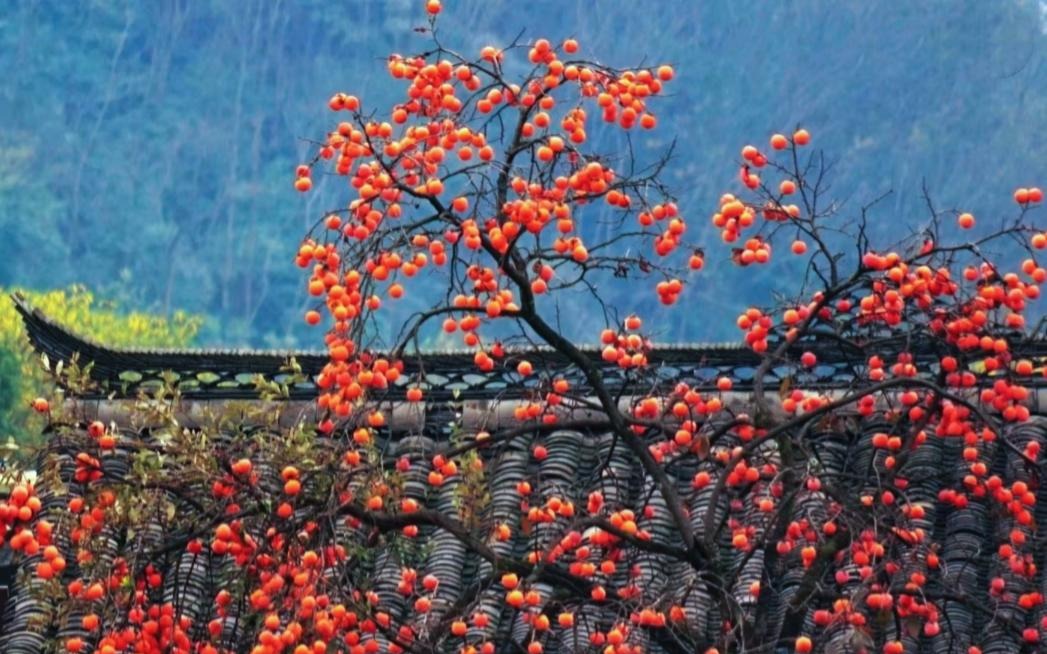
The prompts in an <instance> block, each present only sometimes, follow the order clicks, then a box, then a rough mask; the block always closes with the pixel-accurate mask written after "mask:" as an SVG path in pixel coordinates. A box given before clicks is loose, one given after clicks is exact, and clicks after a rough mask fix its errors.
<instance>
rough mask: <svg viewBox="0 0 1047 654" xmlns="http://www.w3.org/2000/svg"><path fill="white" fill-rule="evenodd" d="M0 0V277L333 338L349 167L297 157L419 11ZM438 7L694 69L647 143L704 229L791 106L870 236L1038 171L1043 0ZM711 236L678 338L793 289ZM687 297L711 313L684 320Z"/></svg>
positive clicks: (215, 338) (388, 97)
mask: <svg viewBox="0 0 1047 654" xmlns="http://www.w3.org/2000/svg"><path fill="white" fill-rule="evenodd" d="M3 4H4V8H3V10H2V11H0V70H2V71H3V76H4V80H3V84H2V85H0V121H2V125H3V127H2V129H0V230H2V232H0V233H2V235H3V238H0V286H12V285H20V286H29V287H35V288H39V289H44V288H54V287H59V286H65V285H67V284H69V283H72V282H83V283H85V284H87V285H88V286H89V287H90V288H91V289H93V290H94V291H95V292H97V293H98V294H100V295H102V296H106V297H110V298H113V299H117V300H120V301H121V302H122V304H123V305H124V306H133V307H136V308H140V309H142V310H156V311H161V312H173V311H174V310H176V309H183V310H187V311H191V312H194V313H202V314H205V315H207V316H209V317H210V321H209V323H208V325H207V326H206V328H205V330H204V332H203V338H202V341H203V342H204V343H223V344H228V345H237V344H252V345H288V344H292V343H295V342H297V343H302V344H312V343H313V342H314V341H316V342H317V343H318V342H319V340H318V338H319V337H318V336H317V335H316V334H315V333H314V334H312V335H311V336H307V335H306V332H305V330H304V328H303V325H302V321H301V314H302V311H303V308H304V307H305V303H306V299H307V297H306V294H305V292H304V280H303V277H302V275H301V272H300V271H299V270H298V269H297V268H295V267H294V265H293V255H294V252H295V250H296V249H297V247H298V244H299V239H300V237H301V235H302V234H303V232H304V231H305V229H306V228H307V227H308V226H309V225H311V224H312V223H313V222H314V221H315V220H316V219H318V218H319V217H320V216H322V214H323V211H324V210H325V209H331V208H334V207H336V206H338V204H339V203H341V202H343V201H344V198H345V197H346V194H345V193H344V190H343V189H340V188H335V187H336V186H338V184H337V183H336V181H337V182H341V181H342V180H335V179H327V180H321V182H320V184H319V188H318V190H319V191H320V192H319V193H311V194H308V195H305V196H303V195H300V194H298V193H296V192H295V191H294V190H293V189H292V184H291V182H292V179H293V171H294V166H295V165H296V164H297V163H299V161H300V160H301V159H302V158H303V157H305V156H306V153H307V151H308V150H309V147H310V146H309V144H308V143H307V142H306V141H305V140H304V139H306V138H311V137H318V136H321V135H322V134H323V133H324V132H325V131H326V130H327V129H328V128H329V126H330V124H331V115H330V113H329V112H328V111H327V109H326V104H327V99H328V97H329V96H330V95H331V94H332V93H333V92H335V91H349V92H352V93H355V94H357V95H359V96H360V97H361V98H362V99H363V101H364V102H365V103H373V106H378V104H379V103H382V102H385V103H388V102H391V101H393V99H394V97H396V96H394V92H396V93H399V88H398V87H394V85H393V84H392V83H391V81H390V80H388V79H387V77H386V73H385V66H384V62H383V60H382V57H383V55H384V54H386V53H389V52H392V51H398V52H403V53H408V52H410V51H413V50H414V49H415V48H416V47H421V46H423V45H424V42H423V39H422V38H421V37H419V36H418V35H417V34H416V33H415V32H414V31H413V30H412V28H413V27H415V26H418V25H421V24H424V18H423V11H422V5H423V4H424V3H423V2H421V0H340V1H332V0H294V1H293V2H292V1H283V2H277V1H274V0H164V1H162V2H136V1H132V0H126V1H118V0H81V1H77V2H70V1H65V0H50V1H47V0H38V1H34V0H7V1H5V2H4V3H3ZM445 7H446V9H445V14H444V16H443V17H442V18H441V20H442V22H441V30H442V34H443V38H444V40H445V41H447V43H448V45H453V46H454V47H455V48H456V49H459V50H462V51H467V52H470V53H472V52H477V51H478V50H479V48H480V47H482V46H483V45H487V44H495V45H499V44H504V43H507V42H509V41H511V40H512V39H513V38H514V37H516V36H517V35H518V34H519V33H520V32H521V30H523V35H524V36H523V38H524V39H529V38H537V37H538V36H547V37H549V38H552V39H562V38H564V37H567V36H574V37H576V38H578V39H579V41H580V42H581V43H582V47H583V51H584V52H585V53H586V54H587V55H589V56H594V57H597V58H600V59H602V60H603V61H605V62H607V63H609V64H618V65H627V64H634V63H637V55H639V56H640V57H643V58H644V59H645V60H646V61H647V62H649V63H652V64H653V63H662V62H669V63H673V64H674V65H675V66H676V69H677V71H678V74H679V78H678V82H674V85H673V93H674V94H675V95H673V96H672V97H671V98H669V99H667V100H666V101H664V102H663V103H661V105H660V110H659V119H660V125H659V129H658V130H657V131H656V132H655V133H654V135H653V136H651V135H650V134H644V135H642V136H638V137H637V138H640V139H646V141H645V143H647V144H653V145H658V144H662V145H664V144H667V143H668V142H669V140H670V139H671V138H673V137H675V138H677V139H678V143H677V147H676V150H675V153H676V155H675V157H676V158H675V161H674V168H673V171H674V172H673V173H672V176H671V177H670V180H671V181H672V183H673V184H674V185H675V190H676V192H677V193H678V194H679V196H680V200H681V202H680V204H681V207H682V209H683V211H684V213H685V214H686V215H687V216H689V217H690V219H691V221H690V224H691V225H692V228H693V229H695V230H696V232H697V233H698V234H699V236H700V240H705V241H707V242H708V243H709V244H710V245H713V244H715V242H716V239H717V238H718V236H717V235H716V233H715V231H714V230H713V229H712V227H711V226H710V225H709V216H710V214H711V213H712V211H713V209H714V208H715V206H716V201H717V198H718V197H719V195H720V193H722V192H723V191H724V190H730V189H733V188H736V186H737V181H736V175H737V168H736V167H735V162H736V161H737V157H738V151H739V149H740V147H741V146H742V145H744V144H745V143H747V142H749V141H758V142H759V143H761V144H763V143H764V142H765V139H766V138H767V136H768V135H769V134H770V133H771V132H772V131H787V130H791V129H793V128H794V127H796V125H798V124H802V125H803V126H804V127H806V128H808V129H810V130H811V132H812V133H813V134H814V138H815V141H814V145H815V146H817V148H819V149H821V150H824V152H825V153H826V155H827V156H829V157H830V158H831V159H832V160H833V161H834V162H835V168H834V171H833V172H834V178H833V190H834V191H835V193H836V195H837V197H838V198H839V199H840V200H841V201H846V203H845V204H844V205H843V211H844V216H846V215H847V213H848V212H852V215H853V212H856V211H857V210H858V208H859V207H860V206H861V205H862V203H864V202H868V201H870V200H872V199H873V198H875V197H877V196H879V195H880V194H881V193H883V192H885V191H888V190H892V191H893V193H892V194H891V195H890V196H889V197H887V198H886V199H885V200H884V201H883V202H881V203H880V204H878V205H877V206H876V208H875V210H874V211H873V212H872V214H871V219H872V224H873V230H874V236H879V237H883V238H888V237H891V236H893V235H895V234H893V231H897V230H893V231H892V228H893V227H894V226H895V225H897V224H898V223H900V222H901V221H902V220H903V218H904V220H905V224H907V225H911V224H914V222H916V219H915V218H914V216H920V215H926V213H927V208H926V204H925V201H924V198H923V197H922V196H921V187H922V186H923V184H924V183H926V187H927V188H928V189H929V191H930V192H931V194H932V196H933V198H934V201H935V203H936V205H938V206H939V208H949V207H958V208H959V207H962V208H964V209H965V210H970V211H974V212H975V213H977V214H978V215H979V217H982V216H984V217H985V218H986V219H987V220H985V221H984V222H986V223H987V224H988V223H992V221H993V220H994V219H996V218H998V217H1001V216H1003V212H1005V211H1013V207H1014V205H1013V203H1010V202H1009V197H1010V194H1011V192H1012V191H1013V189H1014V188H1015V187H1017V186H1021V185H1028V184H1034V183H1038V184H1040V185H1041V186H1043V185H1045V184H1047V144H1045V142H1044V138H1045V137H1044V135H1045V134H1047V3H1045V2H1042V1H1041V2H1037V1H1034V0H997V1H994V2H952V1H950V2H931V1H926V2H903V1H901V0H896V1H888V2H860V1H851V2H836V1H830V0H825V1H810V0H797V1H791V2H773V3H772V2H757V3H752V2H733V1H730V0H723V1H717V2H697V1H687V2H685V1H682V0H646V1H645V2H642V3H638V2H619V1H612V0H605V1H601V2H589V1H584V2H583V1H581V0H579V1H578V2H567V1H565V0H529V1H528V2H515V1H512V0H501V1H497V0H447V1H446V2H445ZM652 139H653V141H652ZM612 145H613V144H612ZM708 249H709V251H710V253H711V254H710V257H709V266H708V267H707V269H706V270H703V271H702V272H700V273H698V275H697V276H696V277H694V278H693V280H692V281H693V282H694V284H693V285H692V288H690V289H689V290H688V292H687V293H688V294H687V295H686V296H685V297H686V298H687V300H686V301H689V302H695V303H700V304H701V307H702V310H703V311H702V315H704V316H706V317H707V318H709V317H712V318H715V317H716V316H718V315H720V314H721V313H722V314H723V316H722V320H717V319H705V320H702V321H701V322H694V323H680V324H677V323H676V322H673V323H667V324H665V325H664V326H662V327H661V330H662V331H661V337H662V338H664V339H688V340H710V339H718V338H725V337H734V336H735V334H734V332H733V330H732V324H733V318H732V316H733V315H734V313H735V311H736V310H737V309H738V308H739V307H741V306H743V305H744V304H745V303H747V302H767V301H768V300H769V299H770V298H771V292H772V291H775V290H786V289H788V288H789V287H790V285H789V284H787V283H785V282H784V281H780V280H782V279H783V278H784V277H785V275H783V274H782V271H781V270H780V269H779V266H780V265H781V264H774V265H772V266H769V267H767V268H765V269H761V270H759V271H753V270H746V271H742V272H732V271H731V270H729V269H728V268H729V267H728V265H727V264H726V263H725V262H723V257H722V253H723V250H722V249H721V248H713V247H710V248H708ZM714 250H715V254H713V251H714ZM703 276H704V277H705V278H706V279H710V280H712V279H716V280H717V284H716V285H712V284H711V283H702V277H703ZM725 282H726V283H725ZM727 284H730V285H729V286H728V285H727ZM727 289H730V290H729V291H728V290H727ZM612 291H613V289H612ZM612 295H613V294H612ZM423 299H424V298H419V299H416V301H418V302H421V301H422V300H423ZM612 299H613V298H612ZM625 300H626V299H625V298H622V301H623V303H625ZM652 310H653V309H652ZM655 315H657V314H655ZM686 315H692V316H693V315H697V314H696V312H688V311H684V312H678V313H676V314H674V320H677V321H678V320H679V318H680V316H686ZM310 339H312V340H310Z"/></svg>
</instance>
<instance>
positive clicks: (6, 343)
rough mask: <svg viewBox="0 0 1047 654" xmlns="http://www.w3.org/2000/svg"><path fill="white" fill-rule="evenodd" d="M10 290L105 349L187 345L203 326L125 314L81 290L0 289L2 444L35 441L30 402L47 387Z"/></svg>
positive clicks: (180, 316)
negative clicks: (21, 295)
mask: <svg viewBox="0 0 1047 654" xmlns="http://www.w3.org/2000/svg"><path fill="white" fill-rule="evenodd" d="M12 292H21V293H23V294H24V295H26V297H27V299H28V301H29V303H30V304H31V305H32V306H33V307H35V308H38V309H40V310H41V311H43V312H44V313H45V314H46V315H47V316H49V317H50V318H52V319H53V320H55V321H57V322H59V323H61V324H63V325H65V326H67V327H69V328H70V329H72V330H74V331H75V332H77V333H78V334H81V335H84V336H87V337H89V338H93V339H95V340H97V341H100V342H104V343H106V344H107V345H113V346H145V347H185V346H187V345H189V344H191V343H192V342H193V340H194V339H195V337H196V335H197V333H198V332H199V330H200V326H201V324H202V321H201V319H200V318H199V317H197V316H191V315H189V314H186V313H184V312H175V313H174V314H173V315H172V316H171V317H170V318H165V317H163V316H157V315H153V314H148V313H142V312H137V311H136V312H130V313H125V312H123V311H122V310H121V307H120V306H119V305H118V304H117V303H115V302H106V301H101V300H97V299H96V298H95V296H94V294H93V293H91V292H89V291H88V290H86V289H85V288H83V287H81V286H72V287H70V288H68V289H63V290H54V291H47V292H34V291H26V290H23V289H2V288H0V294H2V295H3V300H0V442H2V441H6V439H7V437H8V436H10V435H13V436H14V437H15V439H16V440H17V441H19V442H23V443H26V442H32V441H33V439H35V438H36V435H38V434H39V433H40V427H41V425H40V424H38V419H36V418H34V415H33V413H32V411H31V410H30V409H29V403H30V402H31V401H32V399H33V398H34V397H36V396H38V395H40V394H41V393H43V392H45V390H46V388H47V386H48V384H49V383H50V378H49V377H48V376H47V375H46V374H45V372H44V370H43V367H42V366H41V364H40V361H39V359H38V358H37V355H36V353H35V352H34V351H33V349H32V348H31V347H30V345H29V341H28V340H27V339H26V336H25V329H24V327H23V325H22V320H21V316H19V315H18V312H17V311H15V307H14V304H13V303H11V302H10V301H9V300H8V299H7V296H8V295H10V294H11V293H12ZM82 363H85V364H86V363H89V362H82Z"/></svg>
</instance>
